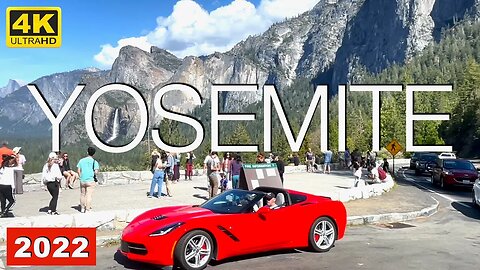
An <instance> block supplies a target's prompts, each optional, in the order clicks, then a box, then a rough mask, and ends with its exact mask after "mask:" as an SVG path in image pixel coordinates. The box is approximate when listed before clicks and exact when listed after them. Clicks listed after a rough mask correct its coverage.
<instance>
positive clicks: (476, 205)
mask: <svg viewBox="0 0 480 270" xmlns="http://www.w3.org/2000/svg"><path fill="white" fill-rule="evenodd" d="M472 204H473V207H475V208H477V209H480V205H478V203H477V199H476V198H475V191H473V190H472Z"/></svg>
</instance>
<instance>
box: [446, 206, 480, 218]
mask: <svg viewBox="0 0 480 270" xmlns="http://www.w3.org/2000/svg"><path fill="white" fill-rule="evenodd" d="M467 205H471V206H470V207H468V206H467ZM452 207H453V208H455V209H456V210H457V211H458V212H460V213H462V214H463V215H464V216H466V217H469V218H472V219H476V220H480V210H479V209H477V208H476V207H475V206H474V205H473V203H472V202H452Z"/></svg>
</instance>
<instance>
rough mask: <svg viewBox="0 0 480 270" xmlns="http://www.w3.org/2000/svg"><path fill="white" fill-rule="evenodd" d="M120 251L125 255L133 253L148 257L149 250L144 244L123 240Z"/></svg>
mask: <svg viewBox="0 0 480 270" xmlns="http://www.w3.org/2000/svg"><path fill="white" fill-rule="evenodd" d="M120 250H121V251H123V252H125V253H133V254H138V255H146V254H147V248H146V247H145V246H144V245H142V244H135V243H129V242H125V241H123V240H122V242H121V244H120Z"/></svg>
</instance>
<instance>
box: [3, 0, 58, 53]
mask: <svg viewBox="0 0 480 270" xmlns="http://www.w3.org/2000/svg"><path fill="white" fill-rule="evenodd" d="M6 17H7V31H6V35H7V39H6V40H7V47H11V48H58V47H60V46H61V44H62V12H61V10H60V8H59V7H8V8H7V16H6Z"/></svg>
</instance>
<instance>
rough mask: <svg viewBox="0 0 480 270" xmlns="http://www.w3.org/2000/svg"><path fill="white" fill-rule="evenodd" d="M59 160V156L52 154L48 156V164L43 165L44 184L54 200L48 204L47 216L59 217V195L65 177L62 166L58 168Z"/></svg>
mask: <svg viewBox="0 0 480 270" xmlns="http://www.w3.org/2000/svg"><path fill="white" fill-rule="evenodd" d="M57 159H58V157H57V154H56V153H55V152H51V153H50V154H49V155H48V159H47V163H45V165H43V170H42V183H43V184H45V185H46V186H47V189H48V192H49V193H50V195H51V196H52V199H50V203H49V204H48V212H47V214H49V215H58V212H57V204H58V193H59V190H60V181H61V180H62V178H63V176H62V172H61V171H60V166H58V163H57Z"/></svg>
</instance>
